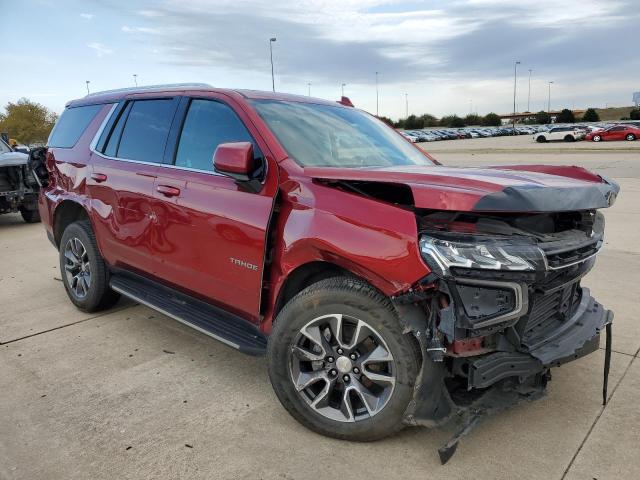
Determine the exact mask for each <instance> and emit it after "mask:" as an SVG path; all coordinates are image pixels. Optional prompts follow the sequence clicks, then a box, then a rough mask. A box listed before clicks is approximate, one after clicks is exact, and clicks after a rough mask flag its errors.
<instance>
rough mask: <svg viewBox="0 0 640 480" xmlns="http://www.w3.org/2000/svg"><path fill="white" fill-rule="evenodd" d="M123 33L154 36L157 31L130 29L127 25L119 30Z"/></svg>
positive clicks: (144, 28)
mask: <svg viewBox="0 0 640 480" xmlns="http://www.w3.org/2000/svg"><path fill="white" fill-rule="evenodd" d="M120 30H122V31H123V32H125V33H148V34H150V35H156V34H158V33H159V30H158V29H156V28H150V27H130V26H128V25H123V26H122V28H121V29H120Z"/></svg>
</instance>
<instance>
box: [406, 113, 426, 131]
mask: <svg viewBox="0 0 640 480" xmlns="http://www.w3.org/2000/svg"><path fill="white" fill-rule="evenodd" d="M404 128H406V129H408V130H414V129H417V128H424V120H423V119H422V117H416V116H415V115H409V116H408V117H407V118H405V119H404Z"/></svg>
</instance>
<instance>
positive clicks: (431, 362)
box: [394, 210, 613, 463]
mask: <svg viewBox="0 0 640 480" xmlns="http://www.w3.org/2000/svg"><path fill="white" fill-rule="evenodd" d="M417 216H418V225H419V232H420V249H421V253H422V256H423V258H424V261H425V262H426V263H427V265H428V266H429V267H430V269H431V271H432V273H431V274H429V275H428V276H427V277H426V278H424V279H423V280H422V281H421V282H420V283H419V284H418V285H417V286H416V288H415V289H413V290H412V291H411V292H408V293H406V294H405V295H401V296H399V297H396V298H395V299H394V301H395V304H396V306H397V308H398V310H399V311H400V313H401V316H402V317H403V319H405V322H406V324H407V329H408V330H413V332H414V334H415V335H416V337H417V338H418V340H419V341H420V343H421V344H422V345H421V346H422V348H423V352H425V355H424V357H425V358H424V365H423V369H422V372H421V376H420V379H419V381H418V384H417V385H416V389H415V394H414V402H412V404H411V405H410V407H409V409H408V410H407V414H406V421H407V423H409V424H418V425H429V426H432V425H442V424H444V423H447V422H449V421H452V420H455V421H457V422H458V423H459V430H458V433H456V435H455V436H454V438H453V439H452V441H451V442H450V443H449V444H447V445H445V446H444V447H443V448H442V449H441V451H440V456H441V460H442V461H443V463H444V462H446V461H447V460H448V458H449V457H450V456H451V455H452V454H453V452H454V451H455V447H456V445H457V441H458V440H459V439H460V438H461V437H462V436H463V435H465V434H466V433H468V431H469V430H470V429H471V428H472V427H473V426H474V425H475V423H476V422H477V421H478V420H479V419H480V418H481V417H482V416H483V415H485V414H488V413H492V412H496V411H500V410H503V409H506V408H509V407H510V406H512V405H514V404H516V403H518V402H520V401H522V400H532V399H536V398H539V397H540V396H542V395H543V394H544V392H545V387H546V383H547V381H548V380H549V379H550V378H551V374H550V368H551V367H554V366H558V365H561V364H563V363H566V362H569V361H572V360H575V359H577V358H579V357H582V356H584V355H587V354H589V353H592V352H594V351H595V350H597V349H598V348H599V344H600V333H601V332H602V331H603V330H604V329H605V327H606V326H607V325H609V327H608V328H609V329H610V324H611V321H612V319H613V314H612V312H611V311H609V310H606V309H605V308H604V307H603V306H602V305H601V304H600V303H599V302H598V301H597V300H595V299H594V298H593V297H592V296H591V294H590V292H589V290H588V289H587V288H584V287H582V286H581V280H582V277H584V276H585V275H586V274H587V273H588V272H589V271H590V270H591V268H592V267H593V265H594V263H595V260H596V255H597V253H598V251H599V250H600V248H601V246H602V244H603V238H604V217H603V215H602V214H601V213H600V212H598V211H596V210H588V211H570V212H557V213H531V214H514V213H494V214H487V213H483V214H480V213H469V212H450V211H448V212H437V211H435V212H434V211H423V212H417ZM609 345H610V344H609ZM608 352H610V348H609V349H608ZM607 368H608V367H607Z"/></svg>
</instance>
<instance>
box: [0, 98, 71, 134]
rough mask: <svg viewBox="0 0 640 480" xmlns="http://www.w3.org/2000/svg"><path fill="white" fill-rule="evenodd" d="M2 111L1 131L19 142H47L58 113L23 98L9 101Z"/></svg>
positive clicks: (0, 118) (0, 117)
mask: <svg viewBox="0 0 640 480" xmlns="http://www.w3.org/2000/svg"><path fill="white" fill-rule="evenodd" d="M4 110H5V113H1V112H0V133H7V134H8V135H9V138H15V139H16V140H17V141H18V142H19V143H23V144H25V145H30V144H33V143H45V142H46V141H47V138H49V133H50V132H51V129H52V128H53V125H54V124H55V123H56V120H57V119H58V115H56V114H55V113H54V112H52V111H51V110H49V109H48V108H47V107H45V106H44V105H41V104H39V103H36V102H32V101H31V100H28V99H26V98H21V99H20V100H18V101H17V102H15V103H14V102H9V103H7V105H6V106H5V107H4Z"/></svg>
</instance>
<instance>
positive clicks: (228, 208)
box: [32, 84, 619, 461]
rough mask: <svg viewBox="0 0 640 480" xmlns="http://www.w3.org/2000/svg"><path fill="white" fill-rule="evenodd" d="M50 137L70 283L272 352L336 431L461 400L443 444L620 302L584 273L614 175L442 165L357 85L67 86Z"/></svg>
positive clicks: (560, 359) (437, 411) (293, 394)
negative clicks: (341, 88) (347, 94)
mask: <svg viewBox="0 0 640 480" xmlns="http://www.w3.org/2000/svg"><path fill="white" fill-rule="evenodd" d="M42 153H44V155H41V157H40V158H43V159H44V163H45V166H46V169H44V168H42V165H40V168H37V167H38V165H37V163H38V162H37V158H36V159H32V163H34V164H36V168H35V171H36V173H37V174H38V177H39V179H40V182H41V183H42V188H41V192H40V200H39V209H40V214H41V217H42V221H43V223H44V225H45V227H46V231H47V234H48V236H49V238H50V240H51V242H52V243H53V244H54V245H55V247H56V248H57V249H58V250H59V252H60V269H61V271H62V278H63V281H64V286H65V288H66V291H67V293H68V295H69V298H70V299H71V301H72V302H73V303H74V304H75V305H76V306H77V307H78V308H80V309H82V310H85V311H97V310H100V309H105V308H108V307H109V306H111V305H113V304H114V302H116V300H117V299H118V297H119V296H120V295H123V296H126V297H129V298H131V299H133V300H135V301H136V302H139V303H141V304H144V305H147V306H149V307H151V308H153V309H156V310H158V311H160V312H162V313H164V314H165V315H167V316H169V317H171V318H173V319H175V320H177V321H179V322H181V323H183V324H185V325H188V326H190V327H193V328H195V329H196V330H198V331H200V332H202V333H203V334H205V335H209V336H210V337H213V338H215V339H216V340H219V341H221V342H223V343H225V344H227V345H229V346H230V347H233V348H236V349H238V350H240V351H241V352H245V353H248V354H252V355H263V354H266V355H267V361H268V364H269V374H270V378H271V382H272V384H273V388H274V389H275V392H276V394H277V396H278V398H279V399H280V401H281V402H282V404H283V405H284V407H285V408H286V409H287V410H288V411H289V412H290V413H291V415H293V416H294V417H295V418H296V419H297V420H298V421H300V422H301V423H302V424H304V425H305V426H307V427H309V428H310V429H312V430H315V431H316V432H319V433H322V434H324V435H329V436H332V437H337V438H341V439H348V440H374V439H378V438H381V437H384V436H386V435H389V434H391V433H393V432H395V431H397V430H398V429H400V428H402V426H403V425H426V426H438V425H443V424H445V423H447V422H458V423H459V428H460V430H459V431H458V433H457V434H456V436H454V437H453V438H452V440H451V442H449V443H448V444H447V445H445V446H444V447H443V448H442V449H441V451H440V453H441V458H442V460H443V461H446V460H447V459H448V457H449V456H450V455H451V454H452V453H453V451H454V449H455V445H456V442H457V441H458V439H459V438H460V437H461V436H462V435H463V434H465V433H466V432H468V431H469V429H470V428H471V427H472V426H473V425H474V424H475V423H476V422H477V421H478V419H480V418H481V417H482V415H484V414H487V413H491V412H493V411H497V410H501V409H503V408H506V407H508V406H510V405H512V404H515V403H517V402H519V401H520V400H531V399H535V398H537V397H539V396H540V395H542V394H543V393H544V391H545V387H546V384H547V381H548V380H549V378H550V373H549V372H550V368H551V367H553V366H557V365H560V364H562V363H565V362H568V361H571V360H574V359H576V358H578V357H581V356H583V355H587V354H589V353H591V352H593V351H595V350H596V349H597V348H598V346H599V340H600V338H599V337H600V332H601V331H602V330H603V329H604V328H605V327H606V326H607V325H610V324H611V321H612V318H613V314H612V313H611V312H610V311H609V310H606V309H605V308H603V306H602V305H600V303H598V302H597V301H596V300H595V299H594V298H593V297H592V296H591V295H590V293H589V290H587V289H586V288H584V287H581V285H580V282H581V279H582V277H583V276H584V275H586V274H587V273H588V272H589V270H591V268H592V267H593V265H594V262H595V257H596V254H597V253H598V250H599V249H600V247H601V246H602V243H603V229H604V219H603V215H602V213H601V212H600V209H603V208H607V207H609V206H610V205H611V204H612V203H613V201H614V200H615V198H616V195H617V193H618V190H619V188H618V185H616V184H615V183H614V182H613V181H611V180H609V179H607V178H605V177H602V176H599V175H596V174H594V173H590V172H588V171H586V170H584V169H582V168H578V167H559V166H544V165H517V166H501V167H489V168H450V167H445V166H441V165H440V164H439V163H438V162H436V161H435V160H434V159H433V158H431V157H430V156H429V155H428V154H426V153H424V152H423V151H422V150H420V149H418V148H416V147H414V146H413V145H411V144H410V143H409V142H407V141H406V140H405V139H404V138H403V137H402V136H401V135H399V134H398V133H397V132H396V131H394V130H393V129H391V128H389V127H387V126H386V125H385V124H384V123H382V122H381V121H379V120H378V119H376V118H375V117H373V116H371V115H369V114H367V113H365V112H363V111H360V110H358V109H356V108H353V107H352V106H350V102H348V101H347V100H346V99H344V100H343V101H342V102H341V103H334V102H329V101H324V100H320V99H314V98H309V97H300V96H293V95H285V94H275V93H270V92H269V93H266V92H257V91H243V90H222V89H216V88H212V87H209V86H206V85H200V84H189V85H172V86H159V87H153V88H138V89H124V90H116V91H110V92H103V93H98V94H92V95H88V96H86V97H84V98H82V99H79V100H74V101H72V102H70V103H69V104H67V108H66V110H65V111H64V113H63V114H62V116H61V117H60V120H59V121H58V123H57V125H56V127H55V128H54V130H53V132H52V134H51V137H50V139H49V142H48V148H47V151H46V152H40V154H42ZM35 156H36V157H37V156H38V153H37V152H36V154H35ZM608 337H609V338H610V336H608ZM609 351H610V348H609Z"/></svg>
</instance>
